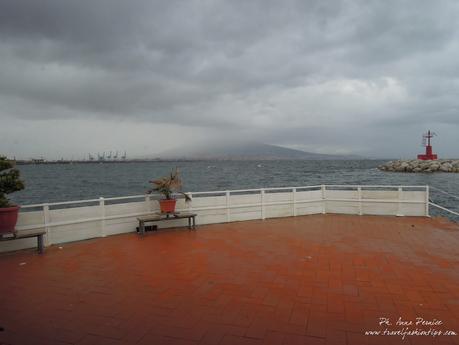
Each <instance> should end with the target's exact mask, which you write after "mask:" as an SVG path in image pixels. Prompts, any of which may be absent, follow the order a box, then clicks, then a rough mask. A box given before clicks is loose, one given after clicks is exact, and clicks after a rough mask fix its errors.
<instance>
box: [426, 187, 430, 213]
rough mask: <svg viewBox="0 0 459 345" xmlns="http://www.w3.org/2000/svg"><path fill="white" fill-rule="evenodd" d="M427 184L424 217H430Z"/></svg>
mask: <svg viewBox="0 0 459 345" xmlns="http://www.w3.org/2000/svg"><path fill="white" fill-rule="evenodd" d="M429 193H430V191H429V185H426V217H430V215H429V202H430V201H429Z"/></svg>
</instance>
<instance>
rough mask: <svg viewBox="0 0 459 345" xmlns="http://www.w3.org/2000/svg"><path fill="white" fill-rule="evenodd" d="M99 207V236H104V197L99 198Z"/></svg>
mask: <svg viewBox="0 0 459 345" xmlns="http://www.w3.org/2000/svg"><path fill="white" fill-rule="evenodd" d="M99 208H100V218H102V219H101V221H100V225H101V226H100V237H105V236H106V234H105V199H104V198H103V197H100V198H99Z"/></svg>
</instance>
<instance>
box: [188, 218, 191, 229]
mask: <svg viewBox="0 0 459 345" xmlns="http://www.w3.org/2000/svg"><path fill="white" fill-rule="evenodd" d="M188 230H191V217H188Z"/></svg>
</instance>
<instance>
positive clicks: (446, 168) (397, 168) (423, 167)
mask: <svg viewBox="0 0 459 345" xmlns="http://www.w3.org/2000/svg"><path fill="white" fill-rule="evenodd" d="M378 169H379V170H383V171H393V172H408V173H431V172H450V173H459V159H438V160H434V161H422V160H419V159H413V160H398V161H390V162H387V163H385V164H383V165H380V166H379V167H378Z"/></svg>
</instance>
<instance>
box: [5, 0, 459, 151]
mask: <svg viewBox="0 0 459 345" xmlns="http://www.w3.org/2000/svg"><path fill="white" fill-rule="evenodd" d="M458 14H459V5H458V3H457V2H456V1H427V0H424V1H395V0H394V1H363V0H362V1H344V0H343V1H319V0H317V1H282V2H279V1H274V0H272V1H262V0H259V1H147V0H134V1H124V0H123V1H121V0H79V1H62V0H43V1H36V0H3V1H1V2H0V57H1V62H2V63H1V65H0V119H3V121H6V119H8V121H16V120H14V119H21V121H23V120H28V119H30V120H40V121H46V120H48V121H50V123H52V122H51V121H55V120H63V119H75V118H78V119H81V120H85V121H87V126H91V123H92V122H91V121H97V120H100V119H105V120H106V121H119V120H123V121H127V123H129V121H131V122H130V123H138V122H140V123H148V124H153V125H154V124H168V125H177V126H180V127H182V128H185V129H186V128H191V127H190V126H198V127H201V128H208V129H209V130H210V129H213V130H214V131H215V132H218V131H222V132H228V134H231V133H232V131H233V132H234V133H236V132H240V133H244V134H245V135H248V136H251V137H257V138H260V140H264V141H267V142H269V141H271V142H272V143H279V144H285V145H289V146H297V147H305V148H308V147H311V148H313V149H316V150H319V151H320V150H322V151H324V150H325V151H327V150H332V151H333V150H334V149H333V147H336V148H340V147H343V149H344V150H355V151H359V149H358V148H359V145H360V147H362V143H359V141H358V140H357V139H356V137H355V136H352V135H351V134H342V135H338V133H340V132H341V133H342V130H345V131H344V133H349V132H350V131H351V129H352V131H358V130H360V131H362V132H363V131H365V133H366V134H365V135H362V138H378V137H379V135H375V134H376V133H378V131H379V130H380V129H381V127H384V128H389V127H394V126H399V127H400V128H406V129H407V130H408V129H409V131H410V133H411V132H416V131H418V130H421V129H422V130H424V128H425V126H435V124H439V125H443V124H449V125H451V127H450V132H448V130H446V131H447V133H446V134H447V135H452V133H453V132H454V131H455V130H457V126H459V123H458V119H459V114H458V109H459V101H458V97H457V94H459V69H458V68H457V61H458V60H459V47H458V45H457V42H458V39H459V30H458V28H459V26H458V21H457V16H458ZM300 133H311V135H307V136H302V135H300ZM316 133H322V135H316ZM327 133H329V134H330V135H325V134H327ZM324 138H327V140H324ZM346 139H349V140H346ZM362 140H363V139H362ZM380 140H383V138H381V139H380ZM400 140H401V141H400V142H403V139H400ZM455 140H456V141H457V139H456V138H454V140H452V139H450V143H453V142H454V141H455ZM344 143H347V144H344ZM380 144H381V143H380V142H378V141H377V140H376V139H375V141H374V143H372V144H371V145H364V146H365V147H366V148H367V149H368V150H369V152H371V151H372V150H373V151H374V150H375V149H376V148H377V147H378V145H380ZM343 145H344V146H345V145H348V146H346V147H344V146H343ZM44 146H46V145H44ZM397 146H398V145H394V147H393V148H392V150H394V151H396V150H397ZM336 150H338V149H336ZM390 151H391V148H390V147H388V148H387V152H386V153H385V154H390V153H391V152H390ZM458 154H459V153H458Z"/></svg>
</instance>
